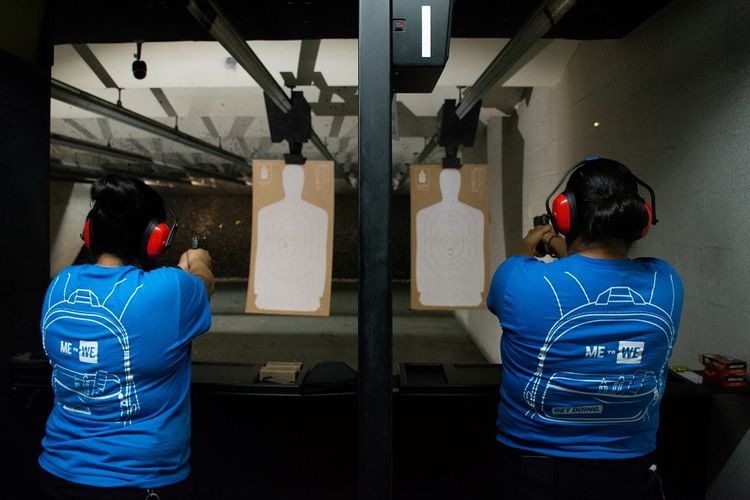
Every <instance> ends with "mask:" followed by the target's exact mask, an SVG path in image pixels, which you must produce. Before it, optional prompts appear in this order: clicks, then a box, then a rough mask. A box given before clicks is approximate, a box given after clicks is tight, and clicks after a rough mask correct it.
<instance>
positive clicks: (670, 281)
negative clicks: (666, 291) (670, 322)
mask: <svg viewBox="0 0 750 500" xmlns="http://www.w3.org/2000/svg"><path fill="white" fill-rule="evenodd" d="M669 284H670V285H672V307H670V308H669V316H670V317H671V316H672V311H674V279H673V278H672V275H671V274H670V275H669Z"/></svg>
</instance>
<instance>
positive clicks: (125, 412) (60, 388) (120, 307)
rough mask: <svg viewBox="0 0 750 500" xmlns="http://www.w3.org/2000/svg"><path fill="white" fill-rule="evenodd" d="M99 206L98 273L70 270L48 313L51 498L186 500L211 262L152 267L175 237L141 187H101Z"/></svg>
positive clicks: (190, 254)
mask: <svg viewBox="0 0 750 500" xmlns="http://www.w3.org/2000/svg"><path fill="white" fill-rule="evenodd" d="M91 200H92V203H93V208H92V209H91V211H90V212H89V214H88V216H87V219H86V222H85V225H84V231H83V234H82V238H83V239H84V242H85V244H86V246H88V247H89V249H90V250H91V253H92V255H93V261H94V263H93V264H85V265H78V266H71V267H68V268H66V269H63V270H62V271H61V272H60V273H59V274H58V275H57V276H56V277H55V278H54V279H53V280H52V283H51V284H50V286H49V288H48V290H47V293H46V296H45V298H44V305H43V309H42V319H41V334H42V344H43V347H44V350H45V352H46V354H47V357H48V358H49V362H50V364H51V366H52V389H53V391H54V405H53V408H52V411H51V413H50V415H49V418H48V420H47V427H46V435H45V437H44V439H43V440H42V448H43V451H42V454H41V456H40V457H39V465H40V466H41V470H40V485H41V488H42V490H43V491H44V493H45V494H46V495H47V497H49V498H66V499H68V498H70V499H73V498H76V499H77V498H87V499H101V498H108V499H114V498H116V499H126V498H127V499H130V498H133V499H143V498H161V500H167V499H169V498H180V499H181V498H188V497H189V494H190V493H189V492H190V484H189V481H188V476H189V473H190V467H189V464H188V459H189V456H190V342H191V340H193V339H194V338H196V337H197V336H198V335H200V334H202V333H204V332H206V331H207V330H208V329H209V328H210V326H211V312H210V309H209V304H208V299H209V296H210V295H211V293H212V292H213V288H214V277H213V274H212V272H211V256H210V255H209V254H208V252H206V251H205V250H200V249H198V250H188V251H187V252H185V253H183V254H182V256H181V257H180V261H179V267H161V268H154V267H155V259H157V258H158V257H159V256H160V255H161V253H162V252H163V251H164V249H165V248H166V247H167V246H168V245H169V242H170V241H171V237H170V235H172V236H173V234H174V231H175V230H176V227H174V224H173V227H170V226H169V225H167V223H166V213H165V208H164V203H163V201H162V199H161V197H160V196H159V194H158V193H157V192H156V191H154V190H153V189H151V188H150V187H148V186H146V185H145V184H144V183H143V182H141V181H138V180H134V179H128V178H124V177H120V176H115V175H109V176H105V177H102V178H100V179H98V180H97V181H96V182H95V183H94V184H93V186H92V188H91ZM149 495H150V496H149ZM154 495H158V496H154Z"/></svg>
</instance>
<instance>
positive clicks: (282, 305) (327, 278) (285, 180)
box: [245, 160, 334, 316]
mask: <svg viewBox="0 0 750 500" xmlns="http://www.w3.org/2000/svg"><path fill="white" fill-rule="evenodd" d="M253 178H254V179H257V180H258V181H257V182H254V183H253V234H252V248H251V256H250V257H251V258H250V279H249V280H248V294H247V301H246V303H245V311H246V312H252V313H262V314H299V315H312V316H327V315H328V314H329V310H330V296H331V257H332V246H333V196H334V192H333V163H332V162H329V161H308V162H305V165H286V164H284V162H283V161H280V160H254V161H253Z"/></svg>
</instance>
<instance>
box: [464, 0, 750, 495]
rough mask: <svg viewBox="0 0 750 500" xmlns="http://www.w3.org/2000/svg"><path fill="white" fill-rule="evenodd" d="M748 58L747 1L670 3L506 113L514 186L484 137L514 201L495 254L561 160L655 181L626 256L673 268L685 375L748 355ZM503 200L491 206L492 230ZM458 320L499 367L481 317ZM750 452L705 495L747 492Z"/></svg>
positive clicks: (586, 53)
mask: <svg viewBox="0 0 750 500" xmlns="http://www.w3.org/2000/svg"><path fill="white" fill-rule="evenodd" d="M749 53H750V2H747V1H741V0H714V1H711V2H706V1H703V0H678V1H676V2H674V3H673V4H670V5H669V6H667V7H666V8H665V9H663V10H662V11H660V12H659V13H657V14H656V15H655V16H654V17H653V18H651V19H650V20H648V21H647V22H646V23H644V24H643V25H642V26H640V27H639V28H638V29H636V30H635V31H634V32H632V33H631V34H629V35H628V36H626V37H625V38H623V39H621V40H611V41H590V42H582V43H581V44H580V45H579V47H578V50H577V51H576V53H575V55H574V56H573V58H572V59H571V61H570V63H569V65H568V68H567V71H566V72H565V74H564V75H563V77H562V79H561V81H560V82H559V83H558V85H556V86H555V87H552V88H535V89H533V92H532V94H531V96H530V98H529V99H528V101H524V102H521V103H520V104H519V105H518V106H517V107H516V109H517V113H518V130H519V131H520V134H521V136H522V138H523V141H521V142H522V147H523V174H522V177H521V179H520V180H518V181H517V182H515V183H514V184H513V186H509V185H504V184H498V182H499V181H498V172H502V171H503V169H505V167H506V165H505V164H504V163H503V161H501V160H502V156H505V155H506V154H508V153H507V152H503V155H498V154H497V151H496V149H497V148H498V147H501V148H502V147H503V146H506V145H505V144H502V141H499V144H498V142H495V141H498V135H497V134H496V133H495V134H492V135H491V136H490V137H491V139H490V140H488V157H489V161H490V164H491V168H492V174H493V180H492V182H493V196H500V197H501V198H502V196H506V193H507V192H508V190H509V189H511V187H512V189H515V190H516V192H517V193H520V194H521V196H522V205H521V206H522V217H521V221H522V226H523V227H522V229H521V230H520V231H517V230H516V229H517V228H513V229H512V230H506V229H507V228H505V227H504V228H503V230H502V231H498V230H494V231H493V232H492V238H493V241H492V243H493V248H497V247H498V242H497V241H495V240H494V238H500V237H501V236H500V235H504V236H505V241H503V242H502V245H507V246H512V244H514V243H515V241H514V242H510V241H508V239H514V240H516V241H517V240H518V239H519V238H520V237H521V236H522V234H523V233H524V232H525V231H526V230H528V229H529V228H530V227H531V222H532V218H533V216H534V215H535V214H538V213H541V211H542V210H543V203H544V198H545V197H546V196H547V194H548V193H549V191H550V190H551V189H552V188H553V187H554V185H555V184H556V183H557V182H558V181H559V179H560V177H561V176H562V175H563V173H564V172H565V171H566V170H567V169H568V168H570V166H572V165H574V164H575V163H576V162H578V161H580V160H581V159H582V158H584V157H586V156H589V155H593V154H595V155H600V156H606V157H611V158H614V159H617V160H620V161H622V162H623V163H625V164H626V165H628V166H630V167H631V168H632V169H633V170H634V172H635V173H636V174H637V175H639V176H640V177H641V178H643V179H644V180H646V181H647V182H649V183H650V184H651V185H652V186H653V187H654V189H655V190H656V193H657V201H658V216H659V219H660V220H661V222H660V223H659V224H658V225H657V226H656V227H654V228H653V230H652V231H651V233H650V234H649V236H648V238H646V239H645V240H643V241H642V242H639V243H638V244H636V246H635V247H634V251H633V253H634V254H635V255H636V256H638V255H652V256H656V257H661V258H664V259H666V260H667V261H669V262H671V263H672V264H673V265H674V266H675V267H676V268H677V271H678V272H679V273H680V275H681V277H682V279H683V282H684V285H685V306H684V311H683V315H682V327H681V329H680V334H679V339H678V342H677V344H676V347H675V351H674V356H673V359H672V362H673V363H677V364H686V365H689V366H690V367H693V368H697V367H699V363H698V361H697V354H698V353H700V352H707V351H708V352H725V353H728V354H732V355H735V356H738V357H741V358H744V359H750V335H748V334H747V325H748V324H750V285H748V283H750V258H748V256H747V249H748V248H750V232H749V231H748V223H747V216H746V214H747V212H748V208H747V206H748V202H749V201H750V196H749V195H748V193H749V192H750V167H749V166H748V160H749V159H750V57H748V54H749ZM594 122H599V124H600V125H599V126H598V127H595V126H594V125H593V124H594ZM490 130H492V129H490ZM518 145H519V144H518V143H516V144H515V146H518ZM498 193H502V194H501V195H498ZM503 206H504V205H503V204H502V201H501V202H500V204H499V205H498V203H497V201H495V202H493V214H492V217H493V224H502V221H503V215H507V212H505V213H504V214H500V215H498V214H496V210H498V209H499V207H503ZM500 253H501V252H499V253H493V255H492V256H491V257H492V260H493V263H494V261H495V260H496V259H497V258H498V255H499V254H500ZM459 317H460V318H461V319H462V320H463V321H464V323H465V324H466V325H467V326H468V328H469V330H470V332H471V334H472V335H473V337H474V338H475V340H476V342H477V344H478V345H480V346H481V347H482V349H483V350H484V352H485V354H486V355H487V356H488V358H489V359H492V360H497V359H499V355H498V353H497V348H498V329H497V327H496V324H493V323H492V321H491V317H489V315H488V313H484V312H478V313H468V314H466V313H462V314H459ZM730 418H732V419H734V420H737V419H748V418H749V417H748V414H747V412H745V413H741V414H733V415H731V416H730ZM744 429H745V430H746V429H747V426H745V427H744ZM740 437H741V436H740ZM737 441H738V440H735V445H736V443H737ZM748 445H749V443H748V439H747V437H745V439H744V441H742V442H741V443H740V445H739V446H737V447H736V449H734V451H733V453H732V455H731V456H732V458H731V459H730V460H729V463H728V464H727V466H726V467H725V468H724V469H723V471H722V472H721V473H720V474H719V475H718V476H717V477H718V479H717V480H716V481H715V482H714V483H713V485H712V487H711V489H710V491H709V495H708V498H722V499H724V500H726V499H729V498H740V496H737V495H745V494H746V492H747V482H748V481H749V479H748V475H749V474H748V472H747V464H746V462H745V463H744V465H742V466H740V462H739V461H741V460H744V458H745V457H747V456H748V453H749V452H748V449H747V446H748ZM724 458H726V457H724ZM717 459H720V457H717ZM733 467H734V468H733ZM741 467H744V474H741V475H740V476H737V475H735V474H732V473H730V472H728V471H732V470H735V469H739V468H741ZM709 479H712V478H709ZM743 485H744V486H743ZM741 486H743V487H744V489H740V487H741ZM740 492H741V493H740ZM742 498H745V497H742Z"/></svg>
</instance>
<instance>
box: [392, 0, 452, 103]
mask: <svg viewBox="0 0 750 500" xmlns="http://www.w3.org/2000/svg"><path fill="white" fill-rule="evenodd" d="M452 10H453V0H392V1H391V16H392V18H393V19H392V25H391V73H392V77H393V78H392V82H393V91H394V92H402V93H410V92H411V93H422V92H423V93H429V92H432V89H434V88H435V84H437V81H438V79H439V78H440V75H441V74H442V73H443V68H445V63H446V62H447V61H448V50H449V48H450V37H451V13H452Z"/></svg>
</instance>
